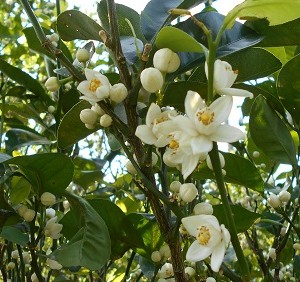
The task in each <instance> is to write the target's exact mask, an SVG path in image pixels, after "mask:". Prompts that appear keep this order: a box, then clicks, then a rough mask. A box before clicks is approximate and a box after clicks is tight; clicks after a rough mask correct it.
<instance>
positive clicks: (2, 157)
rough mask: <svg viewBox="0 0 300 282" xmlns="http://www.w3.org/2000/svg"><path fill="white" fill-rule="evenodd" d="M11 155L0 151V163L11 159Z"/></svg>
mask: <svg viewBox="0 0 300 282" xmlns="http://www.w3.org/2000/svg"><path fill="white" fill-rule="evenodd" d="M11 158H12V157H11V156H10V155H7V154H4V153H0V163H2V162H5V161H7V160H9V159H11Z"/></svg>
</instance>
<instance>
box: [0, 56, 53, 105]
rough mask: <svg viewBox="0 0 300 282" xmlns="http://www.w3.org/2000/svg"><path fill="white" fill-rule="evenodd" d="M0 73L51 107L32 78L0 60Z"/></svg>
mask: <svg viewBox="0 0 300 282" xmlns="http://www.w3.org/2000/svg"><path fill="white" fill-rule="evenodd" d="M0 71H2V72H3V73H5V74H6V75H7V76H8V77H9V78H10V79H12V80H13V81H15V82H17V83H19V84H20V85H22V86H24V87H25V88H26V89H28V90H29V91H31V92H32V93H34V94H36V95H37V96H39V97H40V98H41V99H42V100H43V101H45V102H46V103H47V104H49V105H52V104H53V101H52V100H51V99H50V97H49V96H48V95H47V94H46V92H45V90H44V88H43V87H42V86H41V84H40V83H39V82H38V81H37V80H35V79H34V78H32V77H31V76H30V75H29V74H27V73H25V72H23V71H22V70H21V69H19V68H17V67H14V66H12V65H10V64H9V63H7V62H5V61H4V60H2V59H1V58H0Z"/></svg>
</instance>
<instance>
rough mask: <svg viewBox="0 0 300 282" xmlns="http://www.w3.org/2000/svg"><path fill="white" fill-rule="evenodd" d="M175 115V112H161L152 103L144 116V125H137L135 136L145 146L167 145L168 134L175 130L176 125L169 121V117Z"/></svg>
mask: <svg viewBox="0 0 300 282" xmlns="http://www.w3.org/2000/svg"><path fill="white" fill-rule="evenodd" d="M175 115H176V111H172V110H167V111H164V112H162V111H161V109H160V107H159V106H158V105H156V104H154V103H152V104H151V105H150V107H149V109H148V112H147V115H146V124H143V125H139V126H138V127H137V129H136V131H135V135H136V136H137V137H138V138H140V139H141V140H142V141H143V142H144V143H146V144H149V145H155V146H156V147H164V146H166V145H167V144H168V143H169V139H168V135H169V133H170V132H171V131H174V130H176V124H175V123H174V122H173V121H172V120H170V116H175Z"/></svg>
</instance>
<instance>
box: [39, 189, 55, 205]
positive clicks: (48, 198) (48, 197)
mask: <svg viewBox="0 0 300 282" xmlns="http://www.w3.org/2000/svg"><path fill="white" fill-rule="evenodd" d="M41 203H42V204H43V205H44V206H52V205H54V204H55V203H56V197H55V195H53V194H52V193H50V192H44V193H43V194H42V195H41Z"/></svg>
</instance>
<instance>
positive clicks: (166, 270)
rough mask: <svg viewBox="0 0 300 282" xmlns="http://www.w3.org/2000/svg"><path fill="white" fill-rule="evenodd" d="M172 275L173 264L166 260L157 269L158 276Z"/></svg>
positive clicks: (166, 276)
mask: <svg viewBox="0 0 300 282" xmlns="http://www.w3.org/2000/svg"><path fill="white" fill-rule="evenodd" d="M173 275H174V270H173V265H172V264H171V263H168V262H166V263H165V264H164V265H163V266H162V267H161V269H160V270H159V271H158V277H159V278H168V277H170V276H173Z"/></svg>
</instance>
